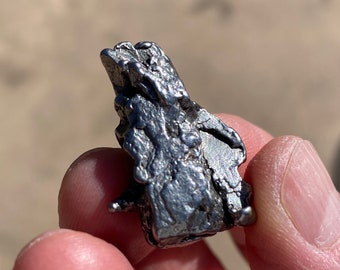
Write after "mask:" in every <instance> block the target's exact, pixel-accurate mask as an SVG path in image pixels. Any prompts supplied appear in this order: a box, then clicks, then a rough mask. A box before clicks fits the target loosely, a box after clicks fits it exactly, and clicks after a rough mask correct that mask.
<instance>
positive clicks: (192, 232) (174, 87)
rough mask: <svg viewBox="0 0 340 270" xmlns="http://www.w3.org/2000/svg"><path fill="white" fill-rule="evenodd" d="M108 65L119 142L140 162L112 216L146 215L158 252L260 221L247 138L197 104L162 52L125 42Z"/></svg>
mask: <svg viewBox="0 0 340 270" xmlns="http://www.w3.org/2000/svg"><path fill="white" fill-rule="evenodd" d="M101 59H102V62H103V65H104V67H105V69H106V71H107V73H108V75H109V77H110V79H111V82H112V84H113V86H114V89H115V92H116V99H115V108H116V110H117V112H118V115H119V117H120V123H119V126H118V127H117V129H116V136H117V138H118V141H119V143H120V145H121V146H122V148H123V149H125V150H126V151H127V152H128V153H129V154H130V155H131V156H132V158H133V159H134V161H135V164H134V179H132V180H131V182H130V185H129V187H128V189H127V190H126V191H125V192H124V193H123V194H122V195H121V196H120V197H119V198H118V199H117V200H115V201H114V202H112V203H111V204H110V206H109V210H110V211H112V212H116V211H130V210H139V211H140V213H141V219H142V227H143V230H144V232H145V236H146V238H147V240H148V241H149V243H151V244H152V245H155V246H158V247H172V246H180V245H184V244H187V243H189V242H192V241H195V240H198V239H201V238H202V237H205V236H209V235H213V234H215V233H216V232H218V231H223V230H226V229H229V228H231V227H233V226H234V225H248V224H251V223H252V222H254V220H255V214H254V211H253V210H252V209H251V207H250V205H249V200H250V196H251V189H250V186H249V185H248V184H247V183H246V182H244V181H242V179H241V177H240V176H239V174H238V171H237V168H238V166H239V165H240V164H241V163H242V162H244V160H245V156H246V154H245V153H246V152H245V148H244V145H243V143H242V140H241V138H240V137H239V135H238V134H237V133H236V132H235V130H233V129H232V128H230V127H228V126H226V125H225V124H224V123H223V122H222V121H221V120H219V119H218V118H217V117H215V116H214V115H212V114H210V113H209V112H207V111H206V110H205V109H203V108H202V107H200V106H199V105H198V104H197V103H195V102H193V101H191V100H190V98H189V96H188V93H187V91H186V89H185V87H184V85H183V83H182V81H181V80H180V78H179V76H178V75H177V73H176V71H175V68H174V67H173V65H172V63H171V61H170V60H169V58H168V57H167V56H166V55H165V54H164V52H163V51H162V50H161V49H160V47H159V46H157V45H156V44H155V43H153V42H140V43H138V44H136V45H132V44H131V43H130V42H122V43H119V44H117V45H116V46H115V47H114V48H113V49H104V50H103V51H102V52H101Z"/></svg>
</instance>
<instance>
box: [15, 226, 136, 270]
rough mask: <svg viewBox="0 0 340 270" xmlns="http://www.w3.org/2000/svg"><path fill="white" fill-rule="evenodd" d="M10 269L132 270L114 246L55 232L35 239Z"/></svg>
mask: <svg viewBox="0 0 340 270" xmlns="http://www.w3.org/2000/svg"><path fill="white" fill-rule="evenodd" d="M13 269H14V270H42V269H44V270H45V269H49V270H54V269H56V270H57V269H69V270H77V269H96V270H106V269H133V267H132V266H131V264H130V263H129V262H128V260H127V259H126V258H125V256H124V255H123V254H122V253H121V252H120V251H119V250H118V249H117V248H115V247H114V246H112V245H110V244H108V243H107V242H105V241H103V240H101V239H99V238H96V237H93V236H92V235H89V234H86V233H82V232H76V231H70V230H57V231H51V232H48V233H45V234H43V235H40V236H38V237H37V238H36V239H34V240H33V241H32V242H30V243H29V244H28V245H27V246H26V247H24V248H23V250H22V251H21V253H20V254H19V255H18V257H17V260H16V262H15V265H14V268H13Z"/></svg>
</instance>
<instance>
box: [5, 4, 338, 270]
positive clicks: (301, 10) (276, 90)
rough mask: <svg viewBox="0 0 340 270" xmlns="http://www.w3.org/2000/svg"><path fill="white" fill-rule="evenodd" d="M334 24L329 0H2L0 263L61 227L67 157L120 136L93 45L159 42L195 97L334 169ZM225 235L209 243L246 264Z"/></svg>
mask: <svg viewBox="0 0 340 270" xmlns="http://www.w3.org/2000/svg"><path fill="white" fill-rule="evenodd" d="M339 25H340V2H338V1H332V0H328V1H326V0H324V1H322V0H299V1H296V0H286V1H275V3H274V2H273V1H270V0H256V1H250V0H246V1H236V0H214V1H209V0H206V1H205V0H197V1H194V0H187V1H178V2H176V4H175V2H174V1H173V2H171V1H156V0H146V1H123V0H120V1H99V2H98V1H84V0H74V1H65V0H47V1H46V0H45V1H42V0H36V1H23V0H18V1H7V2H5V1H2V3H1V9H0V70H1V72H0V93H1V97H0V123H1V126H0V176H1V182H0V193H1V195H0V198H1V203H0V213H1V218H0V268H1V269H10V267H11V266H12V264H13V260H14V258H15V256H16V254H17V253H18V252H19V250H20V248H21V247H22V246H23V245H24V244H25V243H26V242H27V241H29V239H31V238H32V237H34V236H36V235H37V234H38V233H40V232H42V231H46V230H49V229H52V228H56V227H57V226H58V221H57V220H58V218H57V194H58V188H59V185H60V181H61V179H62V177H63V174H64V172H65V170H66V169H67V167H68V166H69V164H70V163H71V162H72V161H73V160H74V159H75V158H76V157H77V156H78V155H80V154H81V153H82V152H84V151H86V150H87V149H90V148H93V147H97V146H117V143H116V140H115V138H114V133H113V132H114V127H115V126H116V124H117V120H118V119H117V116H116V114H115V112H114V109H113V99H114V95H113V91H112V89H111V85H110V82H109V81H108V78H107V75H106V73H105V71H104V69H103V67H102V66H101V62H100V60H99V56H98V55H99V51H100V50H101V49H102V48H105V47H111V46H113V45H114V44H115V43H117V42H119V41H123V40H131V41H133V42H137V41H140V40H153V41H156V42H157V43H159V44H160V45H161V46H162V47H163V48H164V50H165V51H166V52H167V54H168V55H169V56H170V57H171V58H172V60H173V62H174V63H175V65H176V67H177V69H178V72H179V73H180V75H181V77H182V79H183V81H184V82H185V83H186V86H187V89H188V91H189V93H190V94H191V97H192V98H193V100H196V101H197V102H198V103H200V104H201V105H202V106H204V107H206V108H207V109H208V110H209V111H211V112H228V113H233V114H238V115H240V116H242V117H244V118H246V119H248V120H250V121H253V122H255V123H256V124H258V125H260V126H262V127H263V128H265V129H267V130H269V131H270V132H271V133H272V134H273V135H275V136H276V135H281V134H295V135H298V136H301V137H303V138H306V139H309V140H311V141H312V142H313V144H314V145H315V147H316V148H317V150H318V151H319V153H320V155H321V157H322V159H323V160H324V162H325V164H326V166H327V167H328V169H329V170H330V172H331V173H333V174H334V178H336V175H335V174H336V170H337V167H336V166H335V164H339V163H338V162H336V158H335V157H336V156H337V155H338V152H339V150H340V145H339V136H340V125H339V122H340V121H339V120H340V116H339V101H340V76H339V74H340V30H339ZM338 160H339V159H338ZM226 238H227V234H226V233H223V234H219V236H218V237H217V238H215V239H213V240H212V241H211V242H212V244H213V245H214V247H215V250H217V252H218V254H219V255H220V257H221V258H222V260H223V261H224V263H227V264H228V265H229V266H230V267H229V269H247V266H246V264H245V263H244V261H242V260H241V259H239V258H238V257H235V256H236V255H234V253H233V252H235V251H234V250H232V247H231V244H230V242H228V240H227V239H226Z"/></svg>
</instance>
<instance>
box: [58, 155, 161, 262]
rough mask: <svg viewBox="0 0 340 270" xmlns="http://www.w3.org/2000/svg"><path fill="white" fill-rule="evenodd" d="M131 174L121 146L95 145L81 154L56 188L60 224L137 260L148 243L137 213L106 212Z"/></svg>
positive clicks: (128, 162) (149, 249) (145, 250)
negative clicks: (102, 241)
mask: <svg viewBox="0 0 340 270" xmlns="http://www.w3.org/2000/svg"><path fill="white" fill-rule="evenodd" d="M131 177H132V162H131V159H130V158H129V156H128V155H127V154H126V153H125V152H124V151H123V150H121V149H112V148H98V149H94V150H91V151H89V152H87V153H85V154H83V155H82V156H80V157H79V158H78V159H77V160H76V161H75V162H74V163H73V164H72V165H71V167H70V169H69V170H68V171H67V172H66V174H65V176H64V179H63V182H62V185H61V188H60V192H59V208H58V210H59V223H60V227H61V228H68V229H73V230H79V231H84V232H87V233H90V234H92V235H94V236H97V237H99V238H102V239H105V240H106V241H108V242H110V243H112V244H114V245H115V246H117V247H118V248H119V249H120V250H121V251H122V252H123V253H124V254H125V255H126V256H127V257H128V258H129V260H130V261H131V263H132V264H136V263H138V262H139V261H140V260H142V259H143V258H144V257H146V256H147V255H148V254H149V253H150V252H151V251H152V250H153V249H154V248H153V247H151V246H150V245H148V244H147V243H146V241H145V239H144V234H143V232H142V229H141V225H140V220H139V215H138V214H137V213H114V214H112V213H109V211H108V209H107V207H108V204H109V202H111V201H112V200H113V199H115V198H117V197H118V196H119V195H120V194H121V193H122V191H123V190H124V189H125V188H126V186H127V184H128V182H129V179H131Z"/></svg>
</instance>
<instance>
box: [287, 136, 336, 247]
mask: <svg viewBox="0 0 340 270" xmlns="http://www.w3.org/2000/svg"><path fill="white" fill-rule="evenodd" d="M281 200H282V205H283V207H284V208H285V210H286V212H287V214H288V216H289V217H290V219H291V221H292V223H293V224H294V226H295V228H296V229H297V230H298V232H299V233H300V234H301V235H302V237H303V238H304V239H305V240H306V241H308V242H309V243H310V244H313V245H315V246H317V247H319V248H321V247H322V248H326V247H331V246H332V245H333V244H334V243H335V242H336V241H338V240H339V238H340V229H339V228H340V197H339V194H338V192H337V191H336V189H335V188H334V185H333V183H332V180H331V178H330V176H329V175H328V173H327V170H326V169H325V167H324V165H323V163H322V161H321V160H320V158H319V156H318V154H317V153H316V151H315V149H314V148H313V146H312V145H311V143H309V142H308V141H300V142H298V143H297V144H296V147H295V149H294V151H293V152H292V154H291V157H290V159H289V162H288V165H287V168H286V170H285V174H284V179H283V182H282V187H281Z"/></svg>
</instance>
